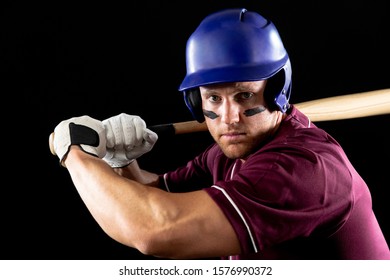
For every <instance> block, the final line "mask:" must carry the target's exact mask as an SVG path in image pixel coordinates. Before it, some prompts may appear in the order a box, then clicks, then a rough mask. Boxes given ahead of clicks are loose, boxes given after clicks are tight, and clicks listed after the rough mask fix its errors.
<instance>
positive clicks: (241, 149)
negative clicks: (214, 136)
mask: <svg viewBox="0 0 390 280" xmlns="http://www.w3.org/2000/svg"><path fill="white" fill-rule="evenodd" d="M220 147H221V149H222V151H223V153H224V154H225V155H226V156H227V157H228V158H231V159H239V158H245V157H247V155H248V154H250V152H251V148H250V146H249V145H247V144H245V143H235V144H226V143H225V144H223V143H220Z"/></svg>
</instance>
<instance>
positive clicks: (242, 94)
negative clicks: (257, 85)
mask: <svg viewBox="0 0 390 280" xmlns="http://www.w3.org/2000/svg"><path fill="white" fill-rule="evenodd" d="M252 96H253V92H240V93H239V94H237V95H236V96H235V99H236V100H237V101H238V102H239V101H245V100H248V99H251V98H252Z"/></svg>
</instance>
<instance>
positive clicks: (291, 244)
mask: <svg viewBox="0 0 390 280" xmlns="http://www.w3.org/2000/svg"><path fill="white" fill-rule="evenodd" d="M161 179H162V180H163V181H164V182H165V186H166V188H167V190H168V191H170V192H187V191H191V190H195V189H204V190H205V191H206V192H207V193H208V194H209V195H210V196H211V197H212V198H213V200H214V201H215V202H216V203H217V204H218V205H219V207H220V208H221V209H222V211H223V213H224V214H225V215H226V217H227V218H228V220H229V221H230V223H231V224H232V226H233V228H234V230H235V232H236V234H237V237H238V239H239V242H240V245H241V251H242V254H240V255H237V256H222V258H233V259H390V252H389V247H388V245H387V243H386V240H385V238H384V236H383V234H382V231H381V229H380V227H379V225H378V222H377V220H376V218H375V215H374V213H373V211H372V204H371V195H370V192H369V189H368V187H367V185H366V183H365V182H364V180H363V179H362V178H361V177H360V176H359V174H358V173H357V172H356V170H355V169H354V167H353V166H352V165H351V163H350V161H349V160H348V158H347V156H346V154H345V153H344V151H343V149H342V148H341V147H340V145H339V144H338V143H337V141H336V140H335V139H334V138H332V137H331V136H330V135H329V134H327V133H326V132H325V131H324V130H322V129H320V128H318V127H317V126H315V125H314V124H313V123H311V122H310V120H309V119H308V118H307V117H306V116H305V115H304V114H302V113H301V112H300V111H298V110H297V109H296V108H295V107H294V106H292V108H291V110H290V113H289V115H288V116H287V117H286V118H285V119H284V121H283V122H282V124H281V126H280V128H279V130H278V132H277V134H276V135H275V137H274V138H273V139H272V140H269V142H267V143H263V144H262V146H261V147H259V148H258V149H257V150H256V151H255V152H254V153H253V154H251V155H250V156H249V157H248V158H247V159H246V160H245V162H243V161H242V160H240V159H237V160H234V159H229V158H227V157H226V156H225V155H224V154H223V152H222V151H221V149H220V148H219V147H218V145H216V144H213V145H211V146H210V147H209V148H208V149H206V150H205V151H204V152H203V153H202V154H200V155H199V156H197V157H196V158H195V159H193V160H191V161H189V162H188V164H187V165H186V166H183V167H181V168H178V169H177V170H175V171H173V172H168V173H166V174H164V175H162V176H161Z"/></svg>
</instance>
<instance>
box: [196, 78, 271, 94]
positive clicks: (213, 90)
mask: <svg viewBox="0 0 390 280" xmlns="http://www.w3.org/2000/svg"><path fill="white" fill-rule="evenodd" d="M265 84H266V81H265V80H261V81H249V82H231V83H219V84H213V85H205V86H201V87H200V92H201V93H202V94H218V93H222V92H230V93H237V92H260V91H262V90H263V89H264V87H265Z"/></svg>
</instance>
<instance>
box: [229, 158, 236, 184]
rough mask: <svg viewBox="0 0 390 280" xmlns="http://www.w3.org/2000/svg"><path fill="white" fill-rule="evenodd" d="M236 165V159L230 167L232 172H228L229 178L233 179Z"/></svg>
mask: <svg viewBox="0 0 390 280" xmlns="http://www.w3.org/2000/svg"><path fill="white" fill-rule="evenodd" d="M236 165H237V161H236V162H235V163H234V165H233V168H232V172H231V173H230V180H232V179H233V175H234V170H235V169H236Z"/></svg>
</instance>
